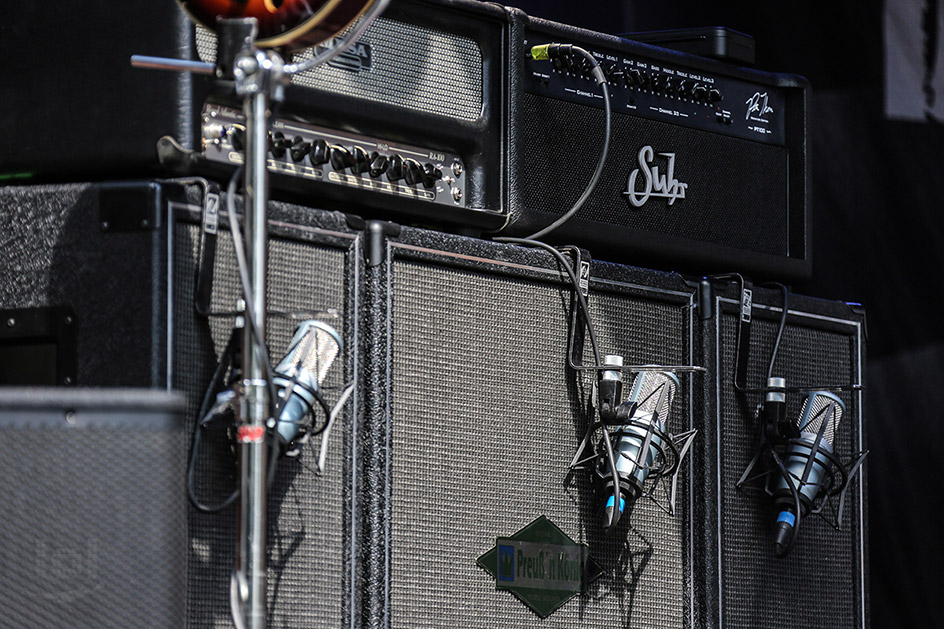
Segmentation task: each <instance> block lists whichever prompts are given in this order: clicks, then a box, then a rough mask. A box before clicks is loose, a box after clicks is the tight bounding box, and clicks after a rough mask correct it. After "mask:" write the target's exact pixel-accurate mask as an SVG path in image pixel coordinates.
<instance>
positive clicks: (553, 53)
mask: <svg viewBox="0 0 944 629" xmlns="http://www.w3.org/2000/svg"><path fill="white" fill-rule="evenodd" d="M562 51H563V52H562ZM570 52H576V53H578V54H580V55H582V56H583V57H584V58H585V59H587V60H588V61H589V62H590V63H591V64H592V65H593V67H592V69H591V70H590V72H591V73H592V74H593V77H594V78H595V79H596V82H597V85H599V86H600V90H601V91H602V92H603V109H604V111H605V119H606V131H605V132H604V136H603V150H602V151H600V158H599V159H598V160H597V166H596V168H595V169H594V171H593V175H591V177H590V181H588V182H587V187H586V188H584V191H583V193H582V194H581V195H580V197H578V199H577V201H576V202H575V203H574V204H573V206H571V208H570V209H569V210H567V211H566V212H565V213H564V214H563V215H562V216H560V217H559V218H558V219H557V220H555V221H554V222H553V223H551V224H550V225H548V226H547V227H544V228H543V229H540V230H538V231H536V232H534V233H533V234H531V235H530V236H526V237H525V240H538V239H540V238H543V237H544V236H547V235H548V234H549V233H551V232H552V231H554V230H555V229H557V228H558V227H560V226H561V225H563V224H564V223H566V222H567V221H569V220H570V219H571V218H572V217H573V216H574V214H576V213H577V212H578V211H579V210H580V208H582V207H583V204H584V203H586V201H587V199H588V198H589V197H590V195H591V194H592V193H593V191H594V190H595V189H596V187H597V183H598V182H599V181H600V176H601V175H602V174H603V167H604V166H605V165H606V158H607V155H608V154H609V151H610V136H611V134H612V120H611V119H612V111H611V108H610V90H609V89H608V88H607V86H606V75H604V74H603V69H602V68H601V67H600V63H599V62H598V61H597V60H596V59H595V58H594V57H593V55H591V54H590V53H589V52H587V51H586V50H584V49H583V48H581V47H580V46H574V45H572V44H544V45H542V46H535V47H533V48H532V49H531V56H532V57H533V58H534V59H537V60H543V59H554V58H557V57H560V56H562V54H563V55H566V54H568V53H570ZM496 240H499V239H498V238H496ZM578 292H579V290H578ZM597 364H598V365H599V364H600V359H599V357H598V358H597Z"/></svg>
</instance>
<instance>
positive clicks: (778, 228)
mask: <svg viewBox="0 0 944 629" xmlns="http://www.w3.org/2000/svg"><path fill="white" fill-rule="evenodd" d="M523 110H524V111H525V112H527V115H526V116H523V117H522V125H523V127H522V132H521V138H522V150H521V152H520V155H521V156H527V157H526V160H527V165H526V166H523V167H522V168H523V170H522V172H521V180H522V186H521V188H522V190H521V202H522V204H523V205H524V207H525V208H527V210H528V211H538V212H546V213H548V216H550V217H554V216H560V215H561V214H563V213H564V212H565V211H566V210H567V209H568V208H570V207H571V206H572V205H573V204H574V202H575V201H576V200H577V198H578V197H579V196H580V194H581V193H582V192H583V190H584V188H585V187H586V185H587V182H588V181H589V180H590V177H591V175H592V173H593V169H594V168H595V167H596V164H597V159H598V157H599V151H600V147H601V146H602V142H603V129H604V120H603V111H602V110H600V109H596V108H591V107H585V106H583V105H578V104H575V103H568V102H564V101H559V100H556V99H551V98H545V97H541V96H536V95H533V94H527V93H526V94H524V95H523ZM647 144H648V145H651V146H652V148H653V150H654V151H655V153H656V154H658V153H666V152H668V153H675V154H676V160H675V177H676V179H678V180H679V181H681V182H684V183H687V184H688V189H687V190H686V191H685V198H684V199H679V200H676V201H675V203H674V204H673V205H671V206H669V205H667V201H666V200H665V199H659V198H655V197H653V198H651V199H650V200H649V201H648V202H647V203H646V204H645V205H643V207H641V208H634V207H632V206H630V204H629V203H628V202H627V201H626V196H625V195H624V194H623V192H625V191H626V189H627V181H628V178H629V174H630V172H632V171H633V170H634V169H635V168H638V161H637V153H638V152H639V149H641V148H642V147H643V146H645V145H647ZM610 147H611V148H610V153H609V157H608V160H607V166H606V167H605V168H604V169H603V173H602V175H601V177H600V181H599V183H598V184H597V187H596V190H595V191H594V193H593V194H591V195H590V198H589V199H587V202H586V204H585V205H584V206H583V207H582V208H581V209H580V211H579V212H578V213H577V217H578V218H582V219H585V220H589V221H595V222H598V223H604V224H607V225H616V226H620V227H627V228H632V229H634V230H635V229H640V230H646V231H651V232H654V233H656V234H670V235H673V236H679V237H683V238H688V239H691V240H694V241H697V242H703V243H708V244H715V245H723V246H728V247H734V248H737V249H743V250H747V251H754V252H758V253H765V254H774V255H781V256H782V255H787V253H788V250H787V248H788V243H787V151H786V149H784V148H782V147H777V146H771V145H766V144H759V143H757V142H751V141H749V140H742V139H739V138H732V137H729V136H724V135H719V134H714V133H707V132H704V131H696V130H693V129H689V128H686V127H679V126H674V125H669V124H666V123H662V122H657V121H653V120H648V119H646V118H640V117H637V116H627V115H620V114H614V115H613V130H612V139H611V144H610ZM655 163H656V164H657V165H659V172H660V174H661V173H663V172H664V171H665V163H664V161H663V162H661V163H660V162H658V161H656V162H655ZM641 185H642V184H641V183H639V182H637V183H636V186H637V188H638V187H640V186H641ZM548 222H550V221H548ZM758 226H763V229H758V228H757V227H758Z"/></svg>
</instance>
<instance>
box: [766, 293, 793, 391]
mask: <svg viewBox="0 0 944 629" xmlns="http://www.w3.org/2000/svg"><path fill="white" fill-rule="evenodd" d="M774 285H775V286H779V287H780V290H781V292H782V293H783V312H781V313H780V327H779V328H777V338H776V339H774V348H773V350H772V351H771V352H770V364H768V365H767V382H768V383H769V382H770V379H771V378H772V377H773V375H774V363H775V362H776V361H777V352H778V351H779V350H780V341H781V339H783V330H784V328H786V327H787V312H788V311H789V310H790V289H789V288H787V286H786V284H781V283H779V282H776V283H775V284H774Z"/></svg>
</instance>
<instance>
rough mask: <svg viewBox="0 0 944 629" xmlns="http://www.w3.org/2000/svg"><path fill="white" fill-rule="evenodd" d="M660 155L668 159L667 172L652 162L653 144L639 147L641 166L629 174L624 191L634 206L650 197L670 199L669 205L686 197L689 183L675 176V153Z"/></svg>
mask: <svg viewBox="0 0 944 629" xmlns="http://www.w3.org/2000/svg"><path fill="white" fill-rule="evenodd" d="M659 156H660V157H664V158H665V159H666V160H667V164H666V168H665V173H660V172H659V167H658V166H657V165H654V164H653V163H652V162H653V160H654V159H655V151H654V150H653V149H652V147H651V146H648V145H647V146H644V147H642V148H641V149H639V156H638V162H639V167H638V168H636V169H635V170H633V172H631V173H630V174H629V181H628V182H627V184H626V192H624V193H623V194H625V195H626V198H627V200H628V201H629V202H630V203H631V204H632V205H633V207H642V206H643V205H644V204H645V203H646V201H648V200H649V198H650V197H659V198H663V199H668V204H669V205H672V204H673V203H675V201H676V199H684V198H685V190H686V189H687V188H688V184H687V183H682V182H681V181H679V180H678V179H676V178H675V153H659ZM640 174H641V175H642V182H641V183H640V181H639V179H640Z"/></svg>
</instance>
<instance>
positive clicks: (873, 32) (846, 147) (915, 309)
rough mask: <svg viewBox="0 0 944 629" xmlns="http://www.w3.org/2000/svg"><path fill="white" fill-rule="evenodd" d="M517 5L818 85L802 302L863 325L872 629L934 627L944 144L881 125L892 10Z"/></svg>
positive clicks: (852, 4)
mask: <svg viewBox="0 0 944 629" xmlns="http://www.w3.org/2000/svg"><path fill="white" fill-rule="evenodd" d="M888 1H889V2H895V1H904V0H888ZM508 4H511V5H514V6H517V7H519V8H521V9H523V10H524V11H525V12H526V13H528V14H529V15H533V16H536V17H543V18H547V19H552V20H556V21H559V22H563V23H567V24H573V25H575V26H580V27H584V28H588V29H592V30H597V31H600V32H604V33H611V34H618V33H624V32H634V31H647V30H661V29H671V28H688V27H704V26H727V27H729V28H733V29H735V30H737V31H741V32H742V33H747V34H749V35H752V36H753V37H754V38H755V40H756V56H757V60H756V64H755V66H756V67H757V68H759V69H762V70H767V71H774V72H788V73H794V74H801V75H803V76H805V77H807V78H808V79H809V80H810V82H811V83H812V86H813V93H812V103H811V105H812V106H811V111H810V134H811V146H812V157H811V163H812V198H813V215H814V218H813V237H812V242H813V269H814V274H813V278H812V280H811V281H809V282H807V283H805V284H798V285H795V286H793V287H792V288H793V289H794V290H795V291H796V292H801V293H805V294H809V295H813V296H817V297H823V298H828V299H841V300H846V301H853V302H858V303H862V304H864V305H865V307H866V311H867V316H868V334H869V345H868V360H869V363H868V369H867V387H868V388H867V391H866V413H867V414H866V418H867V422H868V423H867V425H868V434H867V438H868V444H869V448H870V450H871V454H870V456H869V459H868V464H867V466H868V470H867V473H868V482H869V526H870V532H869V538H870V559H871V561H870V579H871V609H872V626H873V627H876V628H883V629H884V628H886V627H930V626H938V624H939V620H938V619H939V615H940V613H941V612H944V579H942V577H941V574H942V570H944V567H942V565H941V562H942V560H944V552H942V551H944V548H942V546H944V545H942V543H941V533H940V532H939V524H938V511H939V509H940V504H941V502H940V497H941V490H940V487H941V475H940V472H939V470H938V468H937V465H936V463H937V462H938V460H939V457H940V448H941V445H942V439H941V437H942V432H944V431H942V429H941V409H942V408H944V386H941V376H940V373H941V371H942V370H941V367H942V366H944V345H942V340H944V325H942V324H941V323H940V322H939V318H940V315H939V312H938V311H939V308H938V303H939V301H938V300H939V299H940V296H939V291H940V281H939V280H940V277H941V269H942V266H944V265H942V262H944V252H942V245H944V219H942V217H941V213H942V212H944V202H942V200H941V193H940V185H941V182H942V179H944V128H942V126H941V125H940V124H938V123H934V122H926V123H922V122H901V121H893V120H888V119H886V118H885V115H884V89H885V87H884V72H885V66H884V54H885V48H884V46H885V42H884V35H883V3H882V2H879V1H876V0H867V1H864V2H863V1H852V0H841V1H835V2H823V1H819V2H811V1H803V2H789V3H787V2H778V3H764V2H726V3H711V2H697V1H695V0H682V1H680V2H671V3H668V2H664V3H656V2H633V3H630V2H618V1H616V0H597V1H595V2H584V3H577V2H572V1H570V0H553V1H547V0H511V1H510V2H509V3H508ZM942 8H944V7H942ZM823 595H824V596H828V595H829V594H828V593H824V594H823ZM797 604H802V601H798V602H797ZM758 621H759V622H761V619H758ZM829 624H830V623H829V621H828V619H824V623H823V626H829Z"/></svg>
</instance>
